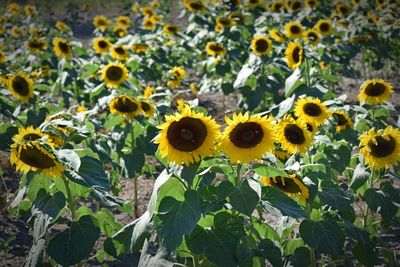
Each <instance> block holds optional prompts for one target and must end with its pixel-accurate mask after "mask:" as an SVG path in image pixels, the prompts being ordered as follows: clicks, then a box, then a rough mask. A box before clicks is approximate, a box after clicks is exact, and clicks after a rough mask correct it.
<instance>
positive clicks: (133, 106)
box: [113, 97, 139, 113]
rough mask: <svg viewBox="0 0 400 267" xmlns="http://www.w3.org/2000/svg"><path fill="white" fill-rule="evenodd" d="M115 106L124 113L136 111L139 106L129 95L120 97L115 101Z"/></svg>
mask: <svg viewBox="0 0 400 267" xmlns="http://www.w3.org/2000/svg"><path fill="white" fill-rule="evenodd" d="M113 107H114V108H115V109H116V110H118V111H119V112H122V113H131V112H135V111H136V110H137V109H138V108H139V106H138V104H137V103H136V102H134V101H133V100H132V99H130V98H129V97H119V98H117V101H115V102H114V104H113Z"/></svg>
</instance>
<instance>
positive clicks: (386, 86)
mask: <svg viewBox="0 0 400 267" xmlns="http://www.w3.org/2000/svg"><path fill="white" fill-rule="evenodd" d="M392 93H393V86H392V85H391V84H390V83H388V82H385V81H384V80H381V79H379V80H377V79H373V80H367V81H365V82H364V83H363V84H362V85H361V89H360V93H359V94H358V100H359V101H360V102H361V103H367V104H370V105H379V104H382V103H385V102H387V101H388V100H389V98H390V96H391V95H392Z"/></svg>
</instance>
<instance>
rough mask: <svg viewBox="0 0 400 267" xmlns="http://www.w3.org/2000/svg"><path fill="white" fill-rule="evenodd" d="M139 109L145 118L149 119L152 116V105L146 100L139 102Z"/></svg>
mask: <svg viewBox="0 0 400 267" xmlns="http://www.w3.org/2000/svg"><path fill="white" fill-rule="evenodd" d="M139 104H140V108H141V110H142V111H143V113H144V115H145V116H146V117H151V116H153V114H154V105H153V103H151V102H150V101H148V100H145V99H142V100H140V101H139Z"/></svg>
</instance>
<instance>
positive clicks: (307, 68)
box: [305, 58, 310, 88]
mask: <svg viewBox="0 0 400 267" xmlns="http://www.w3.org/2000/svg"><path fill="white" fill-rule="evenodd" d="M305 62H306V81H307V87H308V88H310V68H309V66H308V60H307V58H306V59H305Z"/></svg>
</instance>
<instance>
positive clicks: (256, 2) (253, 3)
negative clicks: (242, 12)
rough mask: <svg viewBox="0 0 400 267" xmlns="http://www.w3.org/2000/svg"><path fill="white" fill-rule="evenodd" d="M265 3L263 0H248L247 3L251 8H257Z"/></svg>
mask: <svg viewBox="0 0 400 267" xmlns="http://www.w3.org/2000/svg"><path fill="white" fill-rule="evenodd" d="M262 3H263V1H262V0H247V1H246V5H247V6H248V7H250V8H256V7H258V6H260V5H261V4H262Z"/></svg>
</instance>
